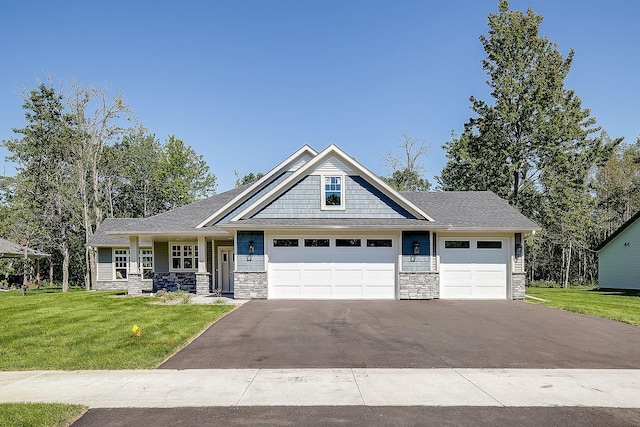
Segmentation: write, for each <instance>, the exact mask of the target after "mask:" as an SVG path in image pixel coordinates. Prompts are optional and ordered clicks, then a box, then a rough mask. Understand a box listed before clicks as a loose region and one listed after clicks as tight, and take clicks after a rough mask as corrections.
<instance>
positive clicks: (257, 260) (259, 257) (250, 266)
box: [236, 231, 264, 271]
mask: <svg viewBox="0 0 640 427" xmlns="http://www.w3.org/2000/svg"><path fill="white" fill-rule="evenodd" d="M251 240H253V248H254V252H253V254H252V255H249V242H250V241H251ZM236 252H237V253H238V258H237V259H236V264H237V269H238V271H264V232H263V231H238V241H237V247H236Z"/></svg>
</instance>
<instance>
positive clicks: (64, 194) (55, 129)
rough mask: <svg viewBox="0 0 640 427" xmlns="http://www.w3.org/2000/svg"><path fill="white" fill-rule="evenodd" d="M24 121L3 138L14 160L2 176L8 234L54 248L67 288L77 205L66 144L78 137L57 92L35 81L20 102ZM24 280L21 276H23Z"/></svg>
mask: <svg viewBox="0 0 640 427" xmlns="http://www.w3.org/2000/svg"><path fill="white" fill-rule="evenodd" d="M23 108H24V109H25V118H26V121H27V125H26V126H25V127H23V128H20V129H14V132H15V133H16V134H19V135H21V136H20V137H19V138H16V139H11V140H7V141H4V142H3V145H4V146H5V148H6V149H7V150H8V151H9V152H10V153H11V155H10V156H8V160H10V161H13V162H16V164H17V168H16V169H17V172H18V173H17V176H16V177H15V178H14V179H10V180H5V184H6V186H5V191H7V192H8V193H9V194H11V195H10V196H9V197H10V212H11V214H10V219H9V221H10V223H11V225H12V230H13V237H14V238H15V239H16V240H17V241H20V242H21V243H23V244H26V246H35V247H38V246H39V247H40V248H46V247H48V248H54V249H55V250H56V251H58V252H59V253H60V255H61V257H62V290H63V292H67V291H68V290H69V264H70V258H71V254H70V249H69V248H70V239H71V235H72V234H73V233H74V228H75V225H76V224H75V223H74V210H75V208H76V198H75V188H74V186H73V175H74V170H73V159H72V156H71V154H70V151H69V149H68V147H69V146H73V145H74V144H75V142H76V140H77V138H78V134H77V133H76V131H75V129H74V125H75V123H74V118H73V116H71V115H70V114H68V113H67V112H66V111H65V110H64V108H63V105H62V95H60V94H59V93H57V92H56V90H55V89H54V88H51V87H47V86H46V85H44V84H40V85H39V86H38V89H37V90H32V91H31V92H29V93H28V94H27V95H26V98H25V102H24V104H23ZM25 280H26V279H25Z"/></svg>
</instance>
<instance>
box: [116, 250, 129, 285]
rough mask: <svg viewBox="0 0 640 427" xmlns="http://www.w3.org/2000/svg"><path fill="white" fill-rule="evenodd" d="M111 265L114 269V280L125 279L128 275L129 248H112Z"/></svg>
mask: <svg viewBox="0 0 640 427" xmlns="http://www.w3.org/2000/svg"><path fill="white" fill-rule="evenodd" d="M113 267H114V269H115V271H114V273H115V276H114V277H115V280H127V278H128V277H129V250H128V249H114V250H113Z"/></svg>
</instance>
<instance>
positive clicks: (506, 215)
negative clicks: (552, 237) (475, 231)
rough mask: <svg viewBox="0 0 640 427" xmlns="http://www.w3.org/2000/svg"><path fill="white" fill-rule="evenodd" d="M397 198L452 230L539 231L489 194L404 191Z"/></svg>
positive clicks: (500, 200)
mask: <svg viewBox="0 0 640 427" xmlns="http://www.w3.org/2000/svg"><path fill="white" fill-rule="evenodd" d="M400 194H402V195H403V196H404V197H405V198H406V199H407V200H409V201H410V202H412V203H414V204H415V205H416V206H418V207H419V208H420V209H422V210H423V211H424V212H426V213H427V214H428V215H429V216H430V217H431V218H433V219H434V220H435V221H437V222H438V223H443V224H448V225H451V226H453V227H454V228H480V229H483V228H487V229H513V230H539V229H540V227H539V226H538V225H537V224H536V223H535V222H533V221H531V220H530V219H529V218H527V217H526V216H524V215H523V214H521V213H520V212H519V211H518V210H516V209H514V208H513V206H511V205H510V204H509V203H508V202H507V201H506V200H504V199H501V198H500V197H498V196H497V195H496V194H494V193H492V192H491V191H440V192H409V191H403V192H401V193H400Z"/></svg>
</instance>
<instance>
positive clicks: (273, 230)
mask: <svg viewBox="0 0 640 427" xmlns="http://www.w3.org/2000/svg"><path fill="white" fill-rule="evenodd" d="M538 229H539V227H538V226H537V225H536V224H535V223H533V222H532V221H531V220H529V219H528V218H526V217H525V216H523V215H522V214H520V213H519V212H518V211H516V210H515V209H514V208H513V207H511V206H510V205H509V204H508V203H507V202H506V201H504V200H502V199H500V198H499V197H498V196H496V195H495V194H493V193H491V192H415V193H414V192H397V191H395V190H393V189H392V188H391V187H390V186H389V185H387V184H386V183H385V182H384V181H383V180H381V179H380V178H378V177H377V176H375V175H374V174H373V173H371V172H370V171H369V170H367V169H366V168H365V167H364V166H363V165H361V164H360V163H358V162H357V161H356V160H354V159H353V158H352V157H351V156H349V155H347V154H346V153H345V152H343V151H342V150H341V149H340V148H338V147H336V146H335V145H330V146H329V147H327V148H326V149H325V150H323V151H321V152H316V151H315V150H313V149H312V148H311V147H309V146H306V145H305V146H304V147H302V148H300V149H299V150H298V151H296V152H295V153H294V154H292V155H291V156H290V157H288V158H287V159H285V160H284V161H283V162H282V163H280V164H279V165H278V166H276V167H275V168H274V169H272V170H271V171H270V172H269V173H267V174H266V175H265V176H264V177H262V178H261V179H260V180H258V181H257V182H255V183H253V184H250V185H247V186H244V187H240V188H236V189H233V190H231V191H227V192H225V193H221V194H218V195H215V196H213V197H210V198H208V199H205V200H201V201H198V202H195V203H191V204H189V205H187V206H183V207H180V208H177V209H174V210H171V211H169V212H165V213H163V214H159V215H156V216H153V217H150V218H145V219H117V220H115V219H111V220H106V221H105V222H104V223H103V224H102V225H101V227H100V228H99V229H98V231H97V232H96V234H95V235H94V237H93V239H92V240H91V241H90V243H89V244H90V246H93V247H94V248H97V251H98V277H97V279H98V289H115V288H120V289H128V291H129V293H131V294H137V293H141V292H142V291H143V290H148V291H157V290H160V289H163V288H166V289H169V290H174V289H176V288H177V287H178V286H179V287H180V288H181V289H186V290H189V291H195V292H196V293H209V292H211V291H212V290H213V289H219V290H221V291H222V292H225V293H233V294H234V296H235V298H295V299H333V298H335V299H432V298H471V299H474V298H499V299H505V298H508V299H522V298H524V285H525V269H524V248H523V235H524V234H526V233H531V232H534V231H535V230H538Z"/></svg>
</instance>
